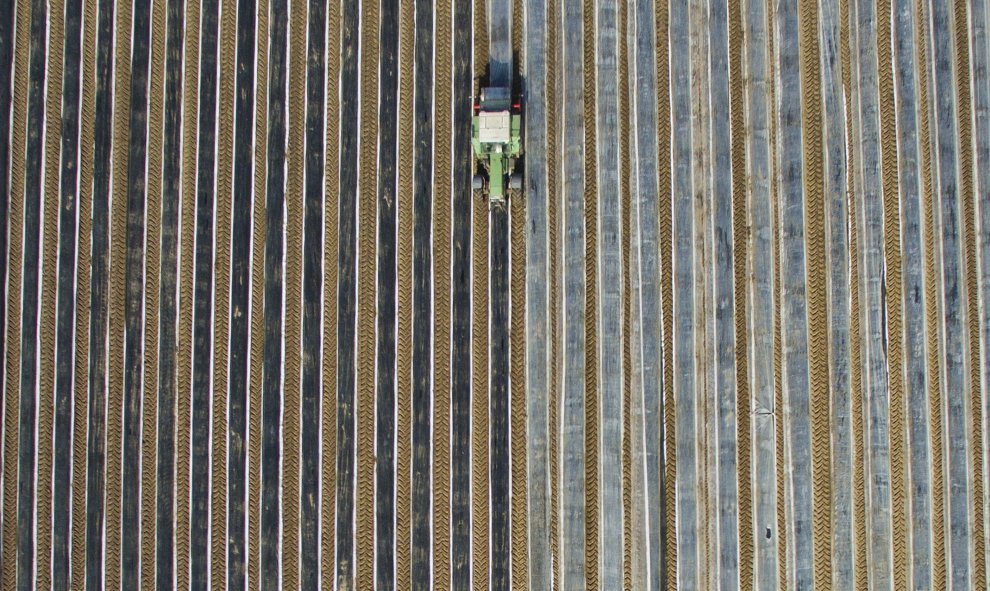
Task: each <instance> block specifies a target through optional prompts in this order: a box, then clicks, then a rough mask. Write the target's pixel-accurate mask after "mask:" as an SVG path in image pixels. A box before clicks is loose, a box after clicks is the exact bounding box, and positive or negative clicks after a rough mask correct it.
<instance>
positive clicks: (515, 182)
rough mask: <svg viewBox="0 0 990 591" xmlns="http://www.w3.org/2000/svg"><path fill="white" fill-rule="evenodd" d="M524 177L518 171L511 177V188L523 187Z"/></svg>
mask: <svg viewBox="0 0 990 591" xmlns="http://www.w3.org/2000/svg"><path fill="white" fill-rule="evenodd" d="M522 186H523V179H522V175H521V174H519V173H518V172H517V173H515V174H513V175H512V176H510V177H509V188H510V189H513V190H516V191H518V190H519V189H522Z"/></svg>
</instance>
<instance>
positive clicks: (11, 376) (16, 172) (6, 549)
mask: <svg viewBox="0 0 990 591" xmlns="http://www.w3.org/2000/svg"><path fill="white" fill-rule="evenodd" d="M30 18H31V7H30V6H29V5H28V3H27V2H20V3H18V4H17V13H16V16H15V22H16V25H15V29H16V39H15V46H16V47H26V46H27V44H28V42H29V39H30V36H29V22H30ZM27 62H28V55H27V52H26V51H15V52H14V89H13V95H12V99H13V100H12V102H13V105H12V107H13V109H12V110H13V117H12V118H11V128H12V129H11V138H12V141H11V146H12V148H11V151H10V152H11V158H10V159H11V163H10V164H11V166H10V172H11V175H10V194H11V196H12V197H13V196H16V195H23V194H24V159H25V150H24V146H25V141H26V136H25V131H26V129H27V126H26V124H25V123H26V120H27V94H28V76H27ZM8 216H9V217H8V224H9V243H10V244H21V243H22V241H23V221H24V200H23V199H16V198H12V199H11V200H10V210H9V213H8ZM22 259H23V257H22V255H21V249H20V248H11V249H10V251H9V259H8V261H7V269H8V276H7V334H6V339H7V341H6V342H7V347H9V348H8V349H7V359H6V360H5V362H6V364H7V366H6V372H5V376H4V378H5V384H4V401H3V403H4V433H3V435H4V446H3V450H4V451H3V501H4V502H3V561H2V564H3V567H2V570H3V573H2V574H3V587H4V589H14V588H15V585H16V581H17V569H16V567H15V564H16V562H15V556H16V555H17V501H16V499H17V457H18V451H19V449H18V448H19V443H20V442H19V441H18V415H19V413H18V408H19V406H18V405H19V402H20V391H21V389H20V379H21V373H20V366H21V363H20V362H21V282H22V268H21V263H22Z"/></svg>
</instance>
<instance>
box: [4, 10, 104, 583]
mask: <svg viewBox="0 0 990 591" xmlns="http://www.w3.org/2000/svg"><path fill="white" fill-rule="evenodd" d="M82 54H83V55H82V59H83V64H82V70H81V84H82V111H81V116H80V129H81V133H80V137H83V138H90V137H93V127H94V125H95V121H94V120H95V118H96V102H95V98H96V97H95V94H96V85H95V84H93V80H94V70H95V67H96V66H95V64H96V0H86V3H85V6H84V13H83V46H82ZM15 109H16V107H15ZM15 145H16V144H15ZM92 176H93V142H85V141H81V142H80V143H79V178H80V179H88V178H92ZM92 215H93V185H92V184H91V183H80V184H79V234H78V236H79V240H78V243H77V244H78V245H77V249H78V250H77V256H78V260H80V261H89V260H91V256H92V239H91V237H92V225H93V222H92ZM76 290H77V291H76V302H77V305H76V343H75V347H76V360H75V374H76V383H75V392H74V401H73V425H72V430H73V436H72V515H73V516H82V515H85V514H86V461H87V453H86V448H87V433H88V429H87V424H88V422H89V405H88V403H87V398H88V396H89V382H88V380H87V379H85V378H84V377H83V376H88V375H89V353H88V351H89V316H90V310H89V302H90V301H91V300H90V266H89V265H85V264H84V265H77V270H76ZM9 310H11V308H9V307H8V311H9ZM8 313H10V312H8ZM71 539H72V542H71V544H72V555H71V557H70V572H71V573H72V577H71V578H70V585H71V586H73V587H80V586H82V585H83V581H84V578H85V575H84V573H85V572H86V520H85V519H84V518H78V517H76V518H74V519H73V520H72V537H71Z"/></svg>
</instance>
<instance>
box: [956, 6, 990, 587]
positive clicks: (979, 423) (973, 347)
mask: <svg viewBox="0 0 990 591" xmlns="http://www.w3.org/2000/svg"><path fill="white" fill-rule="evenodd" d="M954 9H955V41H956V48H955V49H956V92H957V95H958V97H959V98H958V100H957V102H958V104H959V112H958V117H959V123H958V125H959V129H958V134H959V138H960V139H959V146H960V147H959V171H960V175H959V192H960V195H961V198H962V216H963V228H962V238H963V244H964V245H965V247H964V251H963V264H964V265H965V273H966V293H967V294H968V297H967V307H966V314H967V317H968V318H967V319H968V323H969V335H968V339H969V355H970V364H969V370H970V389H969V396H970V400H969V406H970V410H969V412H970V417H969V419H970V422H971V424H970V426H969V429H970V445H971V447H972V449H971V452H970V453H971V456H970V457H971V458H972V460H971V466H972V470H973V471H972V476H971V478H972V481H971V482H972V486H973V491H972V496H971V498H972V501H971V505H972V507H971V511H972V521H971V523H972V528H973V530H972V539H973V545H972V551H971V555H972V556H973V558H974V560H973V562H972V569H973V575H972V577H973V584H974V586H975V587H983V586H986V585H987V578H986V575H987V573H986V538H985V536H984V531H983V528H984V521H983V513H984V510H985V505H984V502H985V499H984V496H983V459H982V458H980V457H979V456H980V455H982V453H983V406H982V403H981V398H982V397H981V396H980V392H981V391H982V389H981V384H980V380H981V379H982V374H981V371H980V363H979V360H980V310H979V297H978V294H979V293H980V292H979V285H978V281H979V276H978V274H977V266H978V253H977V234H976V227H975V224H976V213H975V211H974V206H975V201H976V197H975V192H974V190H973V186H974V185H973V144H974V136H973V133H972V131H973V117H972V104H971V102H970V101H971V100H972V94H971V93H970V77H971V69H970V68H971V64H970V56H969V16H970V14H969V13H970V10H971V9H970V8H969V6H968V3H956V4H955V5H954Z"/></svg>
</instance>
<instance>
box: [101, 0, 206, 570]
mask: <svg viewBox="0 0 990 591" xmlns="http://www.w3.org/2000/svg"><path fill="white" fill-rule="evenodd" d="M106 1H108V2H109V1H110V0H106ZM185 7H186V15H185V43H184V47H185V63H184V64H183V70H184V72H185V80H184V81H183V107H182V126H183V130H182V150H183V155H182V202H181V216H182V219H181V222H180V226H179V227H180V231H181V234H182V235H181V238H180V241H179V252H180V263H179V264H180V278H179V286H180V287H179V339H178V343H179V355H178V360H179V370H178V384H179V387H178V402H177V422H176V430H175V431H176V434H177V445H176V456H175V457H176V488H175V490H176V536H175V553H176V565H175V573H176V586H177V587H179V588H180V589H184V588H187V587H189V579H190V576H189V566H190V560H191V556H190V542H191V540H190V537H191V529H192V524H191V522H190V515H191V513H192V510H191V499H190V495H189V489H190V481H191V466H190V461H189V456H190V447H191V436H190V435H191V433H190V425H191V421H192V365H193V356H192V346H193V336H192V331H193V314H192V312H193V306H192V300H193V263H194V257H195V251H194V247H195V241H194V236H195V234H194V231H195V215H196V160H197V150H198V146H197V142H196V138H197V132H198V129H197V120H198V118H197V113H198V112H199V84H198V81H199V28H200V0H188V1H187V2H186V5H185ZM97 108H99V106H98V105H97ZM95 210H96V204H95V203H94V211H95ZM94 250H95V248H94Z"/></svg>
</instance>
